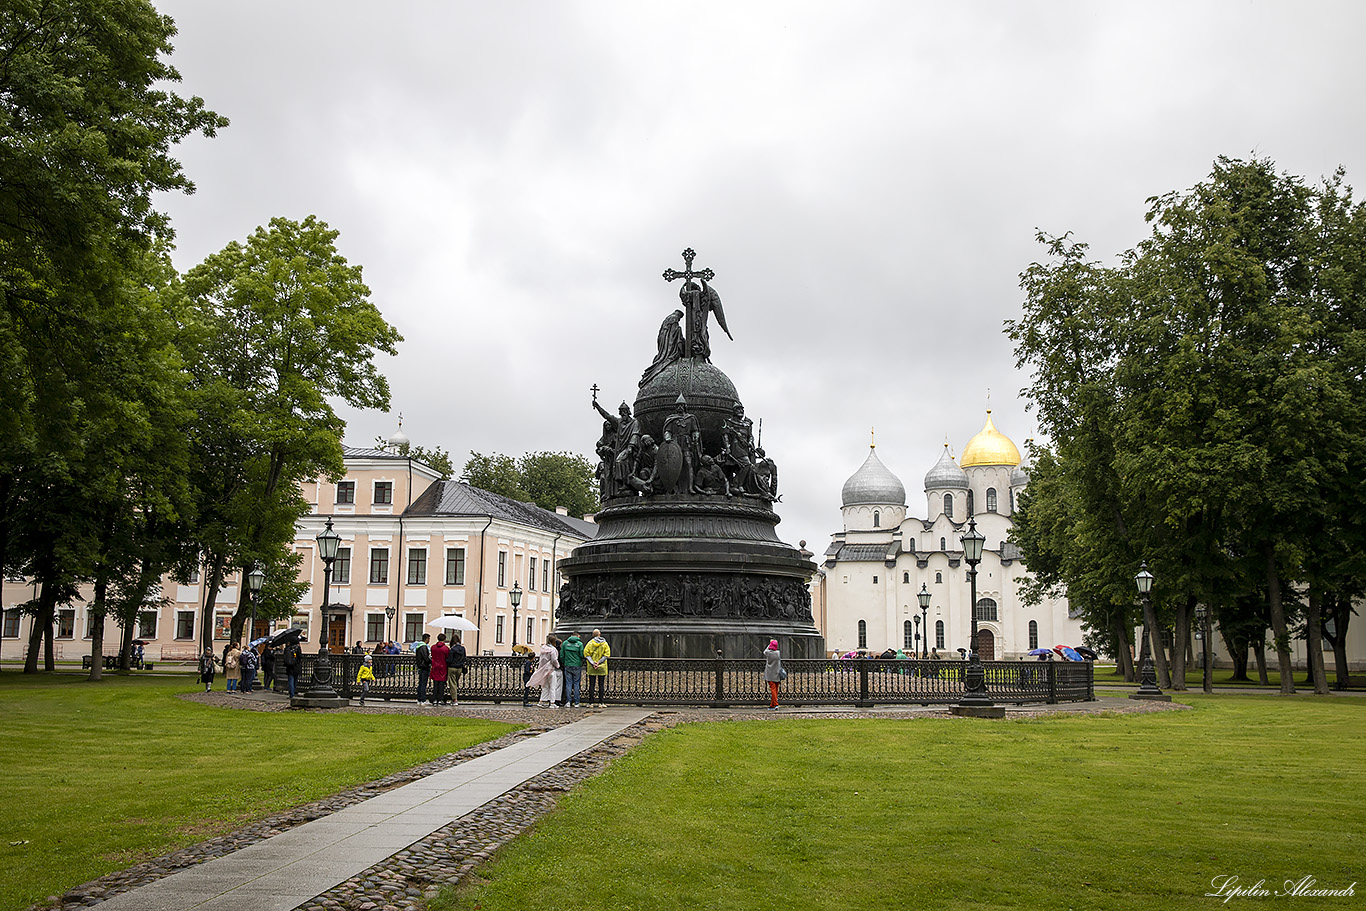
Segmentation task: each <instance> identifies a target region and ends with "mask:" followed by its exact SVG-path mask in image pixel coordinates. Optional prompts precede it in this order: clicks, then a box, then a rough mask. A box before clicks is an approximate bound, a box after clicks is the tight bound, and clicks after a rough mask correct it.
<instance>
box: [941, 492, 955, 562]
mask: <svg viewBox="0 0 1366 911" xmlns="http://www.w3.org/2000/svg"><path fill="white" fill-rule="evenodd" d="M944 515H946V516H948V517H949V518H950V519H952V518H953V494H951V493H946V494H944ZM940 550H943V548H942V547H941V548H940Z"/></svg>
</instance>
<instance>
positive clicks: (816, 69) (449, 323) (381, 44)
mask: <svg viewBox="0 0 1366 911" xmlns="http://www.w3.org/2000/svg"><path fill="white" fill-rule="evenodd" d="M159 6H160V8H161V9H162V11H163V12H166V13H168V14H170V15H171V16H172V17H173V18H174V19H175V20H176V22H177V24H178V26H179V29H180V34H179V36H178V37H177V38H176V40H175V44H176V53H175V55H174V57H173V58H172V62H173V63H174V64H175V66H176V67H177V68H178V69H179V70H180V72H181V74H182V76H183V77H184V82H183V83H182V85H181V87H180V91H181V92H182V94H195V95H199V96H201V97H203V98H204V99H205V101H206V102H207V103H208V105H209V107H211V108H213V109H214V110H216V111H218V112H219V113H221V114H224V115H226V116H227V117H229V118H231V120H232V126H231V127H229V128H228V129H226V130H224V131H222V132H221V133H220V134H219V136H218V138H217V139H214V140H204V139H197V140H192V141H189V142H187V143H186V144H184V145H182V146H181V147H180V158H181V160H182V162H183V163H184V165H185V169H186V171H187V173H188V174H189V176H190V177H191V179H192V180H194V181H195V182H196V183H197V184H198V187H199V191H198V193H196V194H195V195H193V196H189V197H168V198H165V199H163V200H162V201H161V205H162V206H163V207H164V208H165V209H167V210H168V211H169V212H170V213H171V215H172V218H173V220H174V224H175V227H176V230H177V232H178V237H177V244H178V250H177V254H176V264H177V266H178V267H179V268H181V269H182V270H183V269H187V268H189V267H191V266H193V265H194V264H196V263H198V262H199V261H201V260H202V259H203V258H204V257H205V256H207V255H208V254H210V253H212V252H214V251H216V250H218V249H221V248H222V247H223V246H224V245H225V244H227V243H228V242H229V241H232V240H241V239H243V238H245V237H246V236H247V235H248V234H249V233H250V232H251V231H252V230H253V229H255V228H256V227H257V226H258V225H261V224H265V223H266V222H268V221H269V219H270V218H272V217H274V216H284V217H288V218H293V219H302V218H303V217H305V216H307V215H309V214H315V215H317V216H318V217H319V218H321V219H323V220H324V221H326V222H328V223H329V224H330V225H332V226H333V227H334V228H336V229H338V230H339V231H340V232H341V237H340V239H339V247H340V249H341V252H342V253H343V255H345V256H346V257H347V258H348V259H349V260H350V261H351V262H352V263H356V264H359V265H361V266H363V267H364V270H365V278H366V282H367V284H368V285H369V286H370V288H371V290H372V292H373V300H374V302H375V303H376V304H377V305H378V306H379V308H380V309H381V311H382V312H383V313H384V315H385V317H386V318H387V319H388V320H389V321H390V322H391V323H393V324H394V325H396V326H397V327H398V328H399V330H400V331H401V332H402V333H403V334H404V336H405V337H406V341H405V342H404V343H403V344H402V345H401V347H400V352H399V356H398V357H397V358H388V357H385V358H383V360H382V363H381V368H382V369H383V370H384V372H385V373H386V374H387V375H388V377H389V379H390V382H391V384H392V389H393V412H392V413H391V414H390V415H382V414H375V413H354V412H351V411H345V412H344V414H345V416H346V418H347V420H348V422H349V430H348V433H347V442H349V443H351V444H353V445H369V444H370V442H371V441H372V440H373V439H374V437H375V436H376V435H379V434H384V435H388V434H389V433H391V432H392V431H393V429H394V427H395V422H396V417H397V413H398V412H399V411H402V413H403V417H404V430H405V432H406V433H408V435H409V436H410V437H411V438H412V439H413V440H414V441H415V442H418V443H422V444H424V445H439V446H443V447H445V448H446V449H448V450H450V452H451V454H452V458H453V459H454V461H455V462H456V464H457V466H459V465H461V464H463V462H464V460H465V458H466V457H467V455H468V453H469V452H470V451H471V450H475V451H479V452H485V453H488V452H494V451H497V452H504V453H508V454H511V455H520V454H521V453H523V452H525V451H528V450H572V451H576V452H580V453H583V454H585V455H588V454H591V452H592V449H593V443H594V441H595V439H596V437H597V434H598V432H599V429H600V421H599V420H598V419H597V418H595V416H594V413H593V412H592V411H591V409H590V407H589V401H590V395H589V387H590V386H591V385H593V384H594V383H596V384H598V385H599V386H601V387H602V388H603V390H604V392H603V398H604V400H605V401H606V402H607V403H608V404H609V406H610V405H611V404H614V403H616V402H618V401H620V400H621V399H623V398H624V399H627V400H632V399H634V396H635V391H636V381H637V380H638V379H639V377H640V373H641V371H642V370H643V369H644V368H645V366H646V365H647V364H648V363H649V362H650V360H651V358H652V357H653V355H654V338H655V332H656V329H657V328H658V326H659V322H660V320H661V319H663V317H664V316H665V315H666V314H667V313H668V312H669V311H670V310H672V309H673V308H674V306H675V304H676V301H677V297H676V289H675V288H671V287H669V286H666V285H665V283H664V281H663V280H662V279H661V277H660V273H661V272H662V271H663V270H664V269H665V268H667V267H673V268H682V262H681V259H680V256H679V252H680V251H681V250H682V249H683V248H684V247H688V246H691V247H693V248H694V249H696V250H697V252H698V263H697V264H698V266H708V267H710V268H712V269H714V270H715V271H716V279H715V282H714V284H715V286H716V288H717V290H718V291H719V292H720V294H721V297H722V299H723V301H724V302H725V307H726V316H727V320H728V322H729V325H730V328H731V331H732V332H733V333H734V335H735V341H734V342H733V343H732V342H731V341H729V340H728V339H726V338H724V336H722V335H721V334H720V333H716V332H713V349H714V350H713V356H712V360H713V362H714V363H715V364H716V365H717V366H718V367H720V368H721V369H722V370H724V371H725V372H726V373H727V374H729V376H730V377H731V378H732V379H733V380H734V381H735V384H736V386H737V388H738V389H739V391H740V395H741V398H742V399H743V400H744V402H745V405H746V408H747V410H748V412H749V414H750V415H751V416H752V417H755V418H760V417H762V418H763V419H764V427H763V432H764V444H765V448H766V449H767V450H768V452H769V454H770V455H771V456H773V457H774V458H775V459H776V460H777V462H778V466H779V471H780V473H781V481H782V487H783V491H784V497H783V503H781V504H780V505H779V507H778V511H779V513H780V514H781V515H782V516H783V524H782V525H780V526H779V529H778V530H779V533H780V534H781V535H782V536H783V538H784V539H785V540H788V541H790V542H792V543H796V542H797V541H798V540H799V539H802V538H805V539H806V540H807V542H808V546H810V548H811V549H812V550H813V551H816V552H817V553H819V552H820V551H822V550H823V549H824V547H825V545H826V543H827V542H828V539H829V534H830V533H831V532H832V531H836V530H838V529H839V527H840V518H839V505H840V500H839V497H840V487H841V485H842V484H843V483H844V480H845V479H846V478H847V477H848V476H849V475H850V474H852V473H853V472H854V471H855V470H856V469H857V468H858V467H859V465H860V464H862V462H863V459H864V458H865V456H866V454H867V449H868V433H869V428H870V427H871V426H876V428H877V442H878V455H879V457H880V458H881V459H882V460H883V461H884V462H885V463H886V464H887V466H888V467H889V468H890V469H891V470H892V471H894V472H896V473H897V474H898V475H899V476H900V477H901V479H902V480H903V482H904V483H905V484H906V487H907V489H908V495H909V502H910V505H911V510H912V513H913V514H918V515H924V510H925V504H924V498H923V495H922V488H921V484H922V479H923V477H924V474H925V472H927V471H928V470H929V469H930V467H931V466H932V465H933V464H934V462H935V460H936V459H937V458H938V451H939V448H940V447H941V446H942V445H943V443H944V442H945V440H946V439H947V441H948V442H949V444H950V447H951V449H952V451H953V453H954V454H955V455H957V454H958V453H959V452H961V450H962V448H963V446H964V444H966V442H967V441H968V440H969V439H970V438H971V437H972V436H973V434H975V433H976V432H977V431H978V430H979V429H981V427H982V424H983V420H984V417H985V408H986V406H987V395H988V389H989V390H990V398H991V407H992V409H993V412H994V418H995V422H996V426H997V427H998V428H999V429H1000V430H1001V431H1002V432H1003V433H1005V434H1006V435H1008V436H1009V437H1011V438H1012V439H1013V440H1015V442H1016V443H1017V444H1018V445H1020V446H1021V448H1022V449H1023V443H1024V440H1025V439H1026V438H1028V437H1030V436H1032V435H1033V434H1034V430H1035V426H1034V422H1033V418H1032V416H1031V415H1030V414H1029V413H1027V412H1026V409H1025V404H1026V403H1025V402H1024V401H1023V400H1022V399H1021V398H1020V397H1019V390H1020V388H1021V387H1022V386H1024V385H1025V383H1026V382H1027V377H1025V376H1023V375H1022V374H1020V373H1019V372H1018V371H1017V370H1016V369H1015V367H1014V356H1013V354H1012V350H1011V344H1010V342H1009V340H1008V339H1007V338H1005V336H1004V335H1003V333H1002V323H1003V321H1005V320H1007V319H1011V318H1014V317H1016V316H1017V315H1018V313H1019V307H1020V302H1021V292H1020V290H1019V287H1018V281H1019V278H1018V276H1019V273H1020V272H1021V271H1022V270H1023V269H1025V268H1026V267H1027V266H1028V265H1029V263H1030V262H1031V261H1033V260H1035V259H1037V258H1039V257H1040V256H1041V255H1042V249H1041V248H1040V247H1039V246H1038V245H1037V244H1036V243H1035V241H1034V234H1035V229H1036V228H1038V229H1042V230H1044V231H1047V232H1050V233H1059V234H1060V233H1063V232H1065V231H1069V230H1070V231H1073V232H1075V234H1076V236H1077V237H1078V238H1079V239H1081V240H1084V241H1086V242H1088V243H1090V244H1091V247H1092V251H1093V253H1095V254H1096V255H1097V256H1100V257H1103V258H1105V259H1107V260H1108V259H1110V258H1111V257H1113V256H1114V255H1115V254H1116V253H1118V252H1120V251H1121V250H1124V249H1126V248H1128V247H1130V246H1132V245H1133V244H1134V243H1136V242H1137V241H1138V240H1139V239H1140V237H1141V236H1142V235H1143V233H1144V228H1145V226H1144V223H1143V218H1142V216H1143V213H1144V211H1145V208H1146V207H1145V204H1144V200H1145V199H1146V198H1147V197H1149V196H1153V195H1155V194H1158V193H1163V192H1166V191H1168V190H1174V189H1184V188H1186V187H1189V186H1191V185H1192V184H1194V183H1196V182H1198V181H1199V180H1201V179H1202V178H1203V177H1204V176H1205V175H1206V174H1208V173H1209V169H1210V165H1211V162H1212V161H1213V159H1214V158H1215V157H1216V156H1218V155H1221V154H1222V155H1228V156H1231V157H1244V158H1246V157H1249V156H1251V155H1256V156H1259V157H1260V156H1269V157H1271V158H1272V159H1274V160H1275V161H1276V162H1277V164H1278V166H1279V167H1280V168H1281V169H1282V170H1288V171H1291V172H1292V173H1295V174H1299V175H1302V176H1304V177H1306V178H1307V179H1309V180H1310V181H1315V182H1316V181H1317V180H1319V179H1320V178H1321V177H1323V176H1325V175H1328V174H1330V173H1331V172H1332V171H1333V169H1334V168H1336V167H1337V166H1338V165H1339V164H1341V165H1343V166H1345V167H1346V168H1347V177H1348V180H1349V182H1359V181H1362V180H1363V179H1364V178H1363V176H1362V175H1363V174H1366V167H1363V152H1364V150H1366V142H1364V141H1363V140H1366V118H1363V117H1362V116H1361V104H1362V103H1361V89H1362V86H1363V85H1366V55H1363V54H1362V53H1361V49H1360V39H1361V35H1362V34H1363V31H1364V29H1363V26H1364V25H1366V4H1361V3H1359V2H1338V3H1326V2H1324V3H1315V2H1304V0H1299V2H1293V3H1292V2H1260V0H1240V2H1224V3H1198V2H1188V0H1184V2H1177V3H1160V2H1144V3H1126V4H1118V3H1094V2H1072V3H1027V2H1020V3H1004V2H1001V3H983V2H952V3H950V2H947V0H944V2H939V3H916V2H904V0H902V2H840V3H834V2H820V3H813V2H792V0H782V2H771V3H744V2H734V0H731V2H716V3H713V2H689V3H686V4H677V3H671V4H664V3H649V2H624V0H623V2H592V3H569V2H535V3H532V2H521V0H503V2H499V3H475V2H395V3H387V4H379V3H374V2H364V3H362V2H341V0H326V2H287V0H269V2H262V0H234V2H232V3H205V2H203V0H163V2H161V3H160V4H159Z"/></svg>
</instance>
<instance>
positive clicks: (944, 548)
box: [939, 538, 949, 553]
mask: <svg viewBox="0 0 1366 911" xmlns="http://www.w3.org/2000/svg"><path fill="white" fill-rule="evenodd" d="M939 549H940V550H942V551H944V552H945V553H948V551H949V542H948V541H947V540H945V539H944V538H940V539H939Z"/></svg>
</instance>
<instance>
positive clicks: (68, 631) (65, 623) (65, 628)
mask: <svg viewBox="0 0 1366 911" xmlns="http://www.w3.org/2000/svg"><path fill="white" fill-rule="evenodd" d="M75 636H76V612H75V611H74V610H59V611H57V638H58V639H73V638H75Z"/></svg>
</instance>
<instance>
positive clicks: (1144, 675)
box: [1129, 560, 1172, 702]
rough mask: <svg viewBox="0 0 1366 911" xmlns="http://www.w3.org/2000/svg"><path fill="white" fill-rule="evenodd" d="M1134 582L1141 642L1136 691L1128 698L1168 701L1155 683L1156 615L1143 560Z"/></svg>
mask: <svg viewBox="0 0 1366 911" xmlns="http://www.w3.org/2000/svg"><path fill="white" fill-rule="evenodd" d="M1134 584H1135V585H1137V586H1138V593H1139V594H1140V595H1142V596H1143V643H1142V645H1141V646H1140V648H1139V657H1138V660H1139V683H1138V692H1137V693H1134V694H1133V695H1132V696H1130V697H1129V698H1130V699H1152V700H1156V701H1161V702H1170V701H1171V698H1172V697H1170V696H1168V695H1166V694H1165V693H1163V692H1162V690H1161V688H1160V687H1158V685H1157V671H1156V670H1155V669H1154V668H1153V653H1152V645H1151V643H1152V637H1153V636H1154V635H1155V633H1156V629H1155V627H1156V626H1157V623H1156V615H1155V614H1153V599H1152V590H1153V574H1152V573H1150V572H1148V562H1147V561H1146V560H1145V561H1143V565H1142V566H1141V567H1139V570H1138V575H1136V576H1134Z"/></svg>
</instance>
